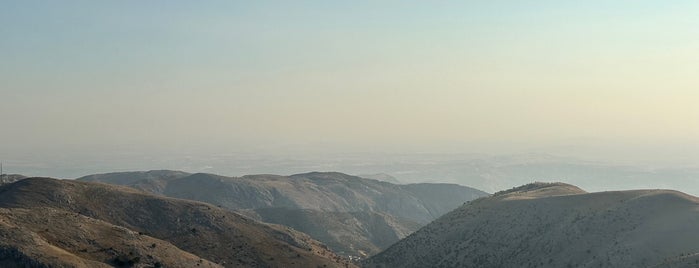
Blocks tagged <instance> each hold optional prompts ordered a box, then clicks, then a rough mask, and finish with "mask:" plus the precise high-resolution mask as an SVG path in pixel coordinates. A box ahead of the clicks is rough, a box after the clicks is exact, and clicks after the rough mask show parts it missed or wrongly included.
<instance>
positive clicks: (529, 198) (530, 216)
mask: <svg viewBox="0 0 699 268" xmlns="http://www.w3.org/2000/svg"><path fill="white" fill-rule="evenodd" d="M698 241H699V199H697V198H696V197H692V196H689V195H686V194H683V193H680V192H675V191H667V190H638V191H621V192H600V193H585V192H584V191H582V190H580V189H579V188H577V187H575V186H572V185H566V184H561V183H555V184H543V183H537V184H531V185H526V186H523V187H518V188H515V189H512V190H509V191H504V192H500V193H497V194H495V195H494V196H492V197H488V198H482V199H478V200H475V201H473V202H471V203H469V204H466V205H464V206H462V207H460V208H458V209H456V210H454V211H452V212H450V213H448V214H446V215H444V216H442V217H441V218H439V219H438V220H436V221H434V222H433V223H431V224H429V225H427V226H425V227H424V228H422V229H420V230H419V231H417V232H415V233H414V234H412V235H410V236H409V237H408V238H406V239H404V240H402V241H400V242H398V243H396V244H395V245H393V246H391V247H390V248H389V249H387V250H385V251H384V252H382V253H380V254H378V255H376V256H374V257H372V258H370V259H368V260H367V261H366V262H365V266H366V267H654V266H657V267H663V266H666V265H663V264H664V263H665V264H672V265H680V264H683V263H688V262H692V263H693V262H694V261H695V260H694V259H691V258H690V259H687V258H685V257H683V256H690V255H691V254H693V253H697V252H699V242H698ZM677 267H683V266H681V265H680V266H677ZM689 267H692V266H689Z"/></svg>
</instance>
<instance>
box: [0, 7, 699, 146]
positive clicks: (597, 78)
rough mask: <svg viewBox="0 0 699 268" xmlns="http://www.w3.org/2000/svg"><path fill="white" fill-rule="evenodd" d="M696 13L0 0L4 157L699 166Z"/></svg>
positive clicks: (698, 29) (674, 10) (1, 143)
mask: <svg viewBox="0 0 699 268" xmlns="http://www.w3.org/2000/svg"><path fill="white" fill-rule="evenodd" d="M697 14H699V1H694V0H686V1H639V0H633V1H632V0H628V1H609V0H604V1H561V0H555V1H553V0H551V1H514V0H513V1H498V0H487V1H27V0H22V1H9V0H6V1H0V104H1V106H0V120H1V122H0V125H1V131H0V149H2V150H3V151H4V155H5V156H8V155H9V156H10V157H11V156H12V154H19V153H26V152H27V151H31V152H33V153H37V154H40V153H42V152H49V151H56V150H67V149H70V150H78V151H79V150H97V151H99V150H105V152H106V151H107V150H111V149H113V148H123V147H128V148H132V149H133V150H139V149H138V148H143V149H142V150H158V149H166V148H179V149H182V150H190V149H202V148H203V149H206V150H220V151H226V150H252V151H254V150H276V149H279V150H283V148H294V149H297V150H298V149H300V150H305V149H310V150H321V151H322V150H330V151H405V152H412V151H435V152H439V151H452V152H454V151H456V152H472V151H473V152H476V151H477V152H484V153H498V152H505V151H508V150H512V151H516V150H528V149H532V148H534V149H536V148H551V149H550V150H552V152H554V153H558V152H556V150H562V151H564V150H567V149H566V148H579V147H585V146H588V145H590V146H592V147H589V148H587V149H586V150H590V151H595V152H597V153H598V154H600V155H609V154H615V153H616V154H619V155H623V154H624V153H619V151H622V149H620V148H621V147H624V148H627V149H628V148H632V147H634V146H636V147H638V148H642V150H641V149H639V150H637V151H633V150H631V151H633V152H632V153H629V154H635V153H638V152H644V153H648V154H654V153H655V151H653V150H655V149H658V148H674V149H672V150H665V151H664V152H663V153H662V154H661V153H658V154H659V155H662V156H663V157H664V156H671V155H673V154H675V153H678V154H682V153H684V154H686V155H693V156H696V153H694V154H692V152H694V151H692V152H687V151H689V150H690V149H687V148H692V150H693V149H695V148H699V146H698V145H699V16H697ZM571 146H572V147H571ZM576 146H578V147H576ZM605 148H606V150H607V151H605ZM541 150H547V149H541ZM571 150H575V149H571ZM580 150H581V152H582V151H583V150H584V149H580ZM643 150H645V151H643ZM682 150H685V151H684V152H682ZM631 151H624V152H631Z"/></svg>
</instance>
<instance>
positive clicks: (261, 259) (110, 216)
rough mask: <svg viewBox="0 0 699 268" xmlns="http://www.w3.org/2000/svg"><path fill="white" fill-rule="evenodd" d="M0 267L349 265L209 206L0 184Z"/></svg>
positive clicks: (38, 182)
mask: <svg viewBox="0 0 699 268" xmlns="http://www.w3.org/2000/svg"><path fill="white" fill-rule="evenodd" d="M0 238H1V239H0V267H222V266H225V267H351V266H353V265H352V264H351V263H349V262H348V261H347V260H346V259H344V258H341V257H339V256H337V255H335V254H334V253H333V252H332V251H331V250H330V249H328V248H327V247H326V246H325V245H323V244H321V243H319V242H318V241H316V240H313V239H311V238H310V237H308V236H307V235H305V234H303V233H300V232H298V231H295V230H293V229H291V228H288V227H283V226H280V225H270V224H265V223H261V222H258V221H255V220H253V219H250V218H248V217H245V216H243V215H240V214H237V213H234V212H230V211H228V210H226V209H222V208H219V207H217V206H214V205H210V204H206V203H202V202H196V201H188V200H182V199H174V198H168V197H163V196H156V195H153V194H150V193H146V192H143V191H140V190H136V189H132V188H128V187H123V186H115V185H108V184H103V183H91V182H80V181H72V180H56V179H49V178H26V179H23V180H19V181H17V182H14V183H11V184H6V185H3V186H1V187H0Z"/></svg>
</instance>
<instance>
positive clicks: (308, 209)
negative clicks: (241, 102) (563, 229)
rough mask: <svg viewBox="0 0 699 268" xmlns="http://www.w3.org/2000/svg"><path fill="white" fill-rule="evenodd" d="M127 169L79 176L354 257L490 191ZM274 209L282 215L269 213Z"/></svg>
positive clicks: (339, 178) (336, 178) (315, 176)
mask: <svg viewBox="0 0 699 268" xmlns="http://www.w3.org/2000/svg"><path fill="white" fill-rule="evenodd" d="M132 174H133V173H121V174H120V173H117V174H106V175H97V176H89V177H86V178H81V179H79V180H92V181H104V182H108V183H116V184H122V185H127V186H131V187H135V188H138V189H142V190H146V191H152V192H155V193H159V194H163V195H166V196H170V197H177V198H183V199H191V200H197V201H203V202H207V203H211V204H214V205H218V206H222V207H224V208H227V209H229V210H234V211H245V213H248V215H253V216H256V217H258V218H259V219H261V220H263V221H266V222H271V223H278V224H282V225H286V226H290V227H293V228H297V229H298V230H301V231H303V232H306V233H308V234H311V236H312V237H313V238H315V239H317V240H320V241H321V242H324V243H326V244H328V245H329V246H331V248H332V249H333V250H335V251H337V252H343V253H346V254H347V255H355V256H368V255H371V254H374V253H378V252H379V251H380V250H382V249H385V248H386V246H388V245H390V244H392V243H395V242H397V241H398V240H399V239H401V238H403V237H405V235H407V234H409V233H411V232H413V231H415V230H417V228H419V226H422V225H424V224H427V223H429V222H430V221H432V220H434V219H436V218H437V217H439V216H441V215H443V214H445V213H447V212H449V211H451V210H452V209H454V208H457V207H458V206H460V205H462V204H463V203H465V202H467V201H469V200H473V199H475V198H478V197H482V196H485V195H487V193H484V192H482V191H479V190H476V189H473V188H469V187H464V186H460V185H454V184H408V185H396V184H391V183H387V182H382V181H377V180H372V179H364V178H360V177H356V176H350V175H347V174H342V173H335V172H327V173H321V172H313V173H306V174H298V175H292V176H277V175H249V176H243V177H225V176H219V175H213V174H203V173H199V174H192V175H189V176H184V177H180V178H172V177H170V178H167V179H162V178H158V177H157V176H155V177H146V178H143V176H141V174H143V173H136V174H135V175H137V176H136V177H137V178H139V179H132V178H131V176H132ZM106 178H119V179H118V180H114V179H111V180H107V179H106ZM153 185H156V186H153ZM156 188H157V189H159V190H157V191H153V190H152V189H156ZM274 209H278V210H277V211H279V212H283V214H284V215H285V217H278V216H276V215H273V214H272V213H270V211H274Z"/></svg>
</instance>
